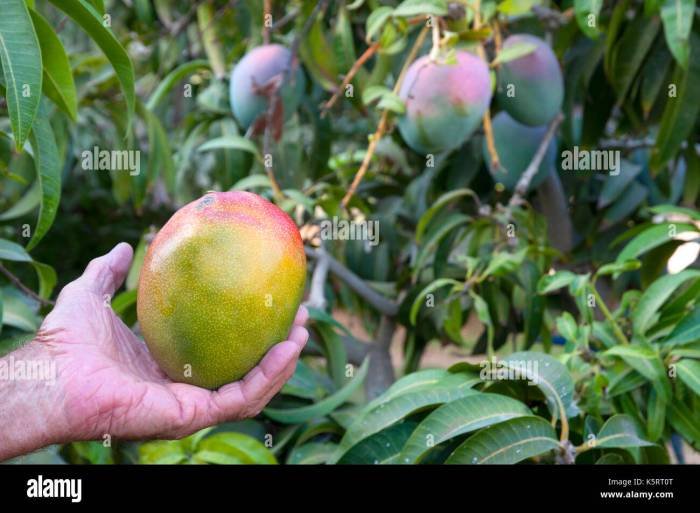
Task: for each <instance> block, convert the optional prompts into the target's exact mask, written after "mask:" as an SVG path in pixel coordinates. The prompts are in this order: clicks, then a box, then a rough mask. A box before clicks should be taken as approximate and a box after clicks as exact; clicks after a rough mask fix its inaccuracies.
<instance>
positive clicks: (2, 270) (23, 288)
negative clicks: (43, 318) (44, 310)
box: [0, 264, 56, 306]
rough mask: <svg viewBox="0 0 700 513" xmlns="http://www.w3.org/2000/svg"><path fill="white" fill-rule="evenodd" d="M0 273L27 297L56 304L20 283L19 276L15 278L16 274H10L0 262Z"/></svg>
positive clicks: (46, 303) (47, 303)
mask: <svg viewBox="0 0 700 513" xmlns="http://www.w3.org/2000/svg"><path fill="white" fill-rule="evenodd" d="M0 273H2V274H4V275H5V277H6V278H7V279H8V280H10V281H11V282H12V284H13V285H14V286H15V287H17V288H18V289H20V290H21V291H22V292H24V293H25V294H26V295H28V296H29V297H31V298H33V299H36V300H37V301H39V303H41V304H42V305H51V306H54V305H55V304H56V303H55V302H53V301H51V300H50V299H44V298H43V297H41V296H40V295H39V294H37V293H36V292H34V291H33V290H32V289H30V288H29V287H27V286H26V285H25V284H24V283H22V282H21V281H20V279H19V278H17V276H15V275H14V274H12V273H11V272H10V271H9V270H8V269H7V268H6V267H5V266H4V265H2V264H0Z"/></svg>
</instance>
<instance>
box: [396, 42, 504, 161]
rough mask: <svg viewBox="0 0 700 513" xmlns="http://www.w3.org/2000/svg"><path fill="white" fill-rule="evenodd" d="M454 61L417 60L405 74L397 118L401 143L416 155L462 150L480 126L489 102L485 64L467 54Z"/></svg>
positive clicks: (489, 87)
mask: <svg viewBox="0 0 700 513" xmlns="http://www.w3.org/2000/svg"><path fill="white" fill-rule="evenodd" d="M456 59H457V62H456V63H455V64H447V63H440V62H433V61H431V60H430V57H429V56H427V55H426V56H423V57H421V58H420V59H417V60H416V61H415V62H414V63H413V64H411V66H410V67H409V68H408V71H407V72H406V76H405V78H404V81H403V83H402V84H401V89H400V91H399V97H400V98H401V99H402V100H403V101H404V102H405V104H406V112H405V113H404V115H403V116H401V117H400V118H399V120H398V127H399V131H400V132H401V136H402V137H403V138H404V140H405V141H406V144H408V146H410V147H411V148H412V149H413V150H415V151H416V152H418V153H421V154H424V155H425V154H427V153H440V152H442V151H447V150H452V149H455V148H457V147H458V146H461V145H462V144H463V143H464V142H465V141H466V140H467V139H468V138H469V137H470V136H471V134H472V133H473V132H474V130H476V128H477V127H478V126H479V124H480V123H481V118H482V117H483V115H484V112H486V109H487V108H488V106H489V103H491V78H490V77H489V69H488V66H487V65H486V63H485V62H484V61H483V60H481V59H480V58H479V57H477V56H476V55H473V54H471V53H469V52H466V51H463V50H461V51H457V52H456Z"/></svg>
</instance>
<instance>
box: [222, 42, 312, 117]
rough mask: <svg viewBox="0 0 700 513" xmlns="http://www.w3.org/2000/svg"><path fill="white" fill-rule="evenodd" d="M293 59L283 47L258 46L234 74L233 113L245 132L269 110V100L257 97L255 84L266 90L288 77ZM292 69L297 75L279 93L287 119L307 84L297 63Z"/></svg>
mask: <svg viewBox="0 0 700 513" xmlns="http://www.w3.org/2000/svg"><path fill="white" fill-rule="evenodd" d="M290 56H291V53H290V51H289V50H288V49H287V48H285V47H284V46H282V45H276V44H273V45H263V46H258V47H257V48H253V49H252V50H251V51H250V52H248V53H247V54H245V56H244V57H243V58H242V59H241V60H240V61H239V62H238V63H237V64H236V66H235V67H234V68H233V71H231V81H230V85H229V97H230V100H231V109H232V110H233V115H234V116H235V117H236V119H237V120H238V122H239V123H240V124H241V126H242V127H243V128H244V129H247V128H248V127H249V126H250V125H251V124H252V123H253V121H255V119H256V118H257V117H258V116H259V115H260V114H262V113H263V112H265V111H266V110H267V106H268V101H267V98H266V97H265V96H263V95H259V94H257V93H256V91H255V90H254V87H253V84H255V85H257V86H263V85H265V84H266V83H267V82H268V80H270V79H271V78H272V77H274V76H275V75H278V74H280V73H285V70H286V69H287V66H289V57H290ZM292 67H293V72H292V73H290V74H289V76H287V77H286V78H285V81H284V82H283V83H282V86H281V87H280V90H279V93H280V97H281V98H282V105H283V108H284V116H285V119H288V118H289V116H290V115H291V113H292V112H294V111H295V110H296V109H297V107H298V105H299V101H300V100H301V95H302V93H303V91H304V87H305V84H306V82H305V79H304V72H303V71H302V70H301V68H300V66H299V64H298V63H297V62H296V61H295V62H294V63H293V64H292ZM292 78H293V80H292Z"/></svg>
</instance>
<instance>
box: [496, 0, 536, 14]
mask: <svg viewBox="0 0 700 513" xmlns="http://www.w3.org/2000/svg"><path fill="white" fill-rule="evenodd" d="M539 3H540V0H502V1H501V2H499V4H498V6H497V10H498V12H500V13H503V14H505V15H506V16H522V15H524V14H529V13H530V11H531V10H532V8H533V7H534V6H535V5H537V4H539Z"/></svg>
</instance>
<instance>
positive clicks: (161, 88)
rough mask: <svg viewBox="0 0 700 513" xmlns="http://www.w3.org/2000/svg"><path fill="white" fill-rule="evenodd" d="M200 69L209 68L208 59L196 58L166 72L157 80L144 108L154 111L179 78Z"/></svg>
mask: <svg viewBox="0 0 700 513" xmlns="http://www.w3.org/2000/svg"><path fill="white" fill-rule="evenodd" d="M200 69H211V66H210V65H209V61H205V60H204V59H196V60H193V61H190V62H185V63H184V64H180V65H179V66H178V67H177V68H175V69H174V70H172V71H171V72H170V73H168V74H167V75H166V76H165V78H163V79H162V80H160V81H159V84H158V87H157V88H156V90H155V91H153V93H151V96H150V97H149V98H148V101H147V102H146V108H147V109H148V110H150V111H154V110H155V109H156V108H157V107H158V106H159V105H160V104H161V103H162V102H163V100H164V99H165V98H166V96H167V94H168V93H169V92H170V90H171V89H172V88H173V87H175V86H176V85H177V84H178V83H179V82H180V81H181V80H183V79H184V78H186V77H188V76H190V75H192V74H194V72H195V71H197V70H200Z"/></svg>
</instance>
